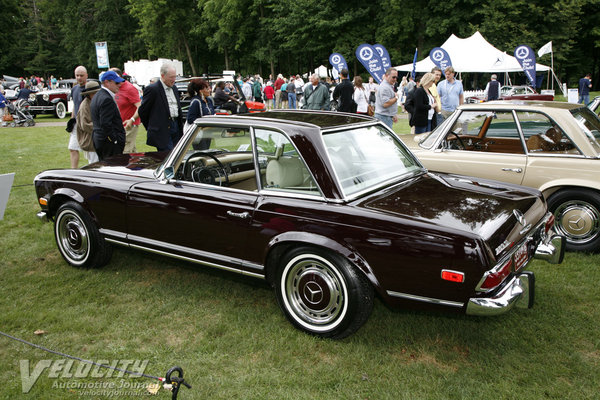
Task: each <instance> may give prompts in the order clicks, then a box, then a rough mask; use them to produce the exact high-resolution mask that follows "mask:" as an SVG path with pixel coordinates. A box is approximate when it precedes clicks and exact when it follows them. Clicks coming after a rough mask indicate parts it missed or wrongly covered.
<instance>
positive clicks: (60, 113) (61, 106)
mask: <svg viewBox="0 0 600 400" xmlns="http://www.w3.org/2000/svg"><path fill="white" fill-rule="evenodd" d="M54 115H55V116H56V118H60V119H63V118H64V117H66V116H67V106H66V105H65V103H63V102H62V101H59V102H58V103H56V107H55V108H54Z"/></svg>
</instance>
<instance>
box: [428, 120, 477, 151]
mask: <svg viewBox="0 0 600 400" xmlns="http://www.w3.org/2000/svg"><path fill="white" fill-rule="evenodd" d="M457 112H460V111H455V113H457ZM484 113H489V111H484ZM453 115H454V114H453ZM453 115H451V116H449V117H448V118H446V119H445V120H444V122H442V123H441V124H440V125H438V126H437V128H435V129H434V130H433V131H432V132H431V133H429V134H428V135H427V136H426V137H425V138H424V139H423V140H421V141H420V142H419V146H421V147H423V148H425V149H429V148H431V147H432V146H433V145H434V144H435V143H436V142H437V139H438V137H439V136H440V134H442V133H445V132H446V131H447V130H448V128H447V127H446V125H449V124H450V121H452V120H453V119H454V118H453ZM465 118H471V115H470V114H468V115H467V114H464V113H462V114H461V116H460V117H459V119H458V121H456V124H459V125H462V124H463V123H464V122H468V121H467V120H466V119H465Z"/></svg>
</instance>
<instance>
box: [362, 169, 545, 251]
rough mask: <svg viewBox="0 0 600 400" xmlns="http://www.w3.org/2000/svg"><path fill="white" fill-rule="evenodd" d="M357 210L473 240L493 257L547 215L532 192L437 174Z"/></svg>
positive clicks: (380, 196) (377, 197)
mask: <svg viewBox="0 0 600 400" xmlns="http://www.w3.org/2000/svg"><path fill="white" fill-rule="evenodd" d="M357 206H359V207H362V208H364V209H368V210H370V211H375V212H378V213H384V214H386V215H387V216H389V217H392V218H391V219H396V218H395V217H398V218H403V219H409V220H412V221H414V223H417V224H424V225H430V226H432V225H433V226H435V228H436V229H437V230H441V231H446V232H452V233H454V234H456V233H460V234H463V235H465V236H469V237H473V235H475V236H477V237H478V238H480V239H482V240H484V241H485V242H486V243H487V244H488V246H489V248H490V249H491V250H492V252H493V253H494V256H495V257H501V256H502V254H503V253H505V252H506V251H508V250H509V249H510V247H512V245H514V244H515V243H518V242H519V241H520V240H521V239H522V238H523V237H524V236H526V235H527V234H528V233H529V232H530V231H531V229H532V228H534V227H535V226H536V225H537V223H538V222H539V221H540V220H541V219H542V218H543V217H544V215H545V214H546V205H545V202H544V200H543V197H542V195H541V193H540V192H539V191H537V190H535V189H530V188H525V187H522V186H516V185H509V184H505V183H502V182H497V181H490V180H484V179H478V178H472V177H465V176H460V175H451V174H437V173H436V174H433V173H427V174H423V175H420V176H418V177H416V178H413V179H411V180H409V181H406V182H403V183H402V184H399V185H395V186H393V187H391V188H388V189H387V190H384V191H382V192H379V193H374V194H372V195H370V196H369V197H368V198H364V199H362V200H361V201H360V202H359V203H358V204H357ZM523 218H524V219H523ZM519 220H520V221H521V222H519ZM523 221H525V223H524V224H523ZM530 224H531V226H530V227H529V228H527V226H528V225H530ZM510 243H512V245H511V244H510Z"/></svg>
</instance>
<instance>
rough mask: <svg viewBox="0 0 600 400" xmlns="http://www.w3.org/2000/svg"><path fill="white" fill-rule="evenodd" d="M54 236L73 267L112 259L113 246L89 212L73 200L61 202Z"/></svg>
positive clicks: (104, 262) (103, 262)
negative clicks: (104, 236) (106, 239)
mask: <svg viewBox="0 0 600 400" xmlns="http://www.w3.org/2000/svg"><path fill="white" fill-rule="evenodd" d="M54 237H55V238H56V244H57V246H58V250H59V251H60V253H61V254H62V256H63V258H64V259H65V261H66V262H68V263H69V264H71V265H72V266H74V267H80V268H98V267H101V266H103V265H105V264H106V263H108V261H109V260H110V257H111V255H112V247H111V246H110V245H109V244H108V243H107V242H106V241H105V240H104V238H103V237H102V235H101V234H100V231H99V230H98V227H97V226H96V224H95V223H94V221H93V220H92V217H91V216H90V215H89V214H88V212H87V211H86V210H85V209H84V208H83V207H82V206H81V205H80V204H79V203H76V202H74V201H68V202H66V203H65V204H63V205H61V206H60V207H59V209H58V211H57V213H56V218H55V222H54Z"/></svg>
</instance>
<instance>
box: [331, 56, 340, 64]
mask: <svg viewBox="0 0 600 400" xmlns="http://www.w3.org/2000/svg"><path fill="white" fill-rule="evenodd" d="M331 61H333V63H334V64H339V63H340V61H342V60H340V56H338V55H337V54H336V55H334V56H333V57H331Z"/></svg>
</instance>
